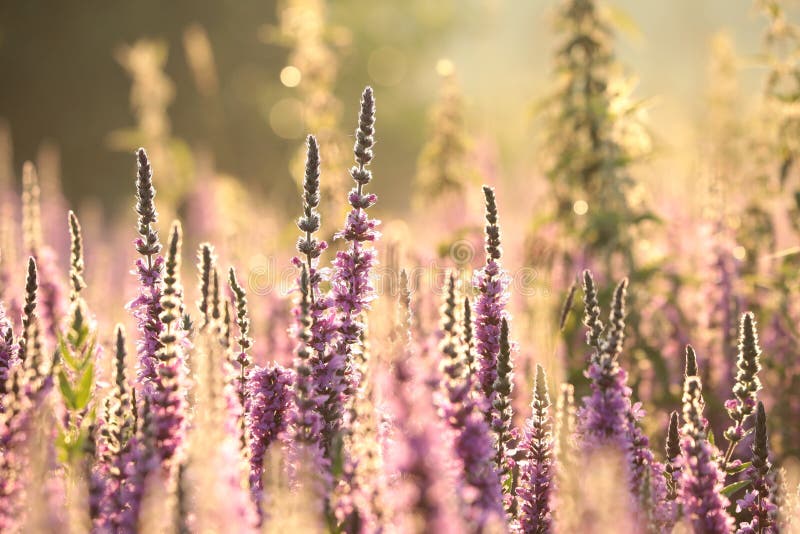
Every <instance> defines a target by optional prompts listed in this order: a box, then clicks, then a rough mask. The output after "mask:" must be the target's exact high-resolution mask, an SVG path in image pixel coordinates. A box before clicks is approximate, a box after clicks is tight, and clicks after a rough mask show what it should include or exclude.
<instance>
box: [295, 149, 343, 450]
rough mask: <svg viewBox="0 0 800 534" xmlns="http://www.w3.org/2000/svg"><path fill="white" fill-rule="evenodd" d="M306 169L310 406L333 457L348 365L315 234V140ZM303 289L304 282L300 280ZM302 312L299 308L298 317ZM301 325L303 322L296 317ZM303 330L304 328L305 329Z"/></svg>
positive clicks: (303, 224)
mask: <svg viewBox="0 0 800 534" xmlns="http://www.w3.org/2000/svg"><path fill="white" fill-rule="evenodd" d="M306 144H307V150H306V168H305V176H304V178H303V215H302V216H301V217H300V218H299V219H298V220H297V227H298V228H299V229H300V230H301V231H302V232H303V235H301V236H300V237H299V238H298V240H297V245H296V248H297V251H298V252H299V253H300V254H301V255H303V256H305V264H303V262H302V260H301V259H300V258H294V260H293V262H294V263H295V265H297V266H302V267H303V269H305V271H306V273H307V276H308V297H309V310H308V311H309V317H308V319H309V321H310V322H309V333H310V335H311V337H310V339H309V340H308V347H307V350H308V351H309V358H310V359H309V360H308V363H309V365H310V370H311V376H312V380H313V383H312V384H309V386H310V387H313V390H314V394H313V395H312V397H311V398H310V402H312V403H313V404H315V405H316V406H317V410H318V411H319V413H321V414H322V420H323V426H322V428H321V430H320V431H321V432H322V435H321V437H320V439H321V441H322V446H323V451H324V454H325V455H326V456H327V455H330V447H331V444H332V443H333V441H334V435H335V433H336V432H337V430H338V428H339V426H340V424H341V419H342V415H343V413H344V407H343V404H342V395H343V394H344V390H345V374H346V370H345V361H344V357H343V356H342V355H340V354H338V351H337V349H336V348H335V346H334V345H335V343H336V341H337V339H338V332H337V329H338V322H337V319H336V310H335V306H334V301H333V298H332V297H330V296H329V295H328V294H324V293H322V292H321V291H320V284H321V283H322V282H324V281H325V280H326V279H327V276H328V270H327V269H320V268H319V257H320V255H321V254H322V252H323V251H324V250H325V249H326V248H327V247H328V245H327V243H326V242H325V241H321V240H317V239H316V237H314V234H315V233H316V232H317V231H319V229H320V225H321V220H322V219H321V216H320V214H319V212H318V211H317V208H318V207H319V203H320V167H321V158H320V154H319V146H318V145H317V140H316V138H315V137H314V136H312V135H309V136H308V138H307V139H306ZM298 286H300V287H302V286H303V282H302V280H298ZM299 311H300V308H299V307H297V308H295V315H296V316H297V313H298V312H299ZM296 318H297V319H298V321H299V322H300V323H302V320H301V319H300V318H299V317H296ZM301 328H302V327H301Z"/></svg>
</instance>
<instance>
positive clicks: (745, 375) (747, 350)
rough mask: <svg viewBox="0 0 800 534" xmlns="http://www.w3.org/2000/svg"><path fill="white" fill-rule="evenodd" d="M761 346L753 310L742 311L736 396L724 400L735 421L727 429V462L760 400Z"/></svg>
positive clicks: (734, 392)
mask: <svg viewBox="0 0 800 534" xmlns="http://www.w3.org/2000/svg"><path fill="white" fill-rule="evenodd" d="M760 358H761V348H760V347H759V346H758V332H757V331H756V320H755V317H754V316H753V314H752V313H750V312H748V313H745V314H744V315H742V319H741V322H740V323H739V354H738V357H737V359H736V367H737V372H736V379H735V382H734V385H733V395H734V398H732V399H730V400H728V401H726V402H725V409H726V410H727V411H728V416H729V417H730V418H731V421H733V424H732V425H731V426H729V427H728V429H727V430H725V439H727V440H728V449H727V450H726V451H725V456H724V465H727V463H728V462H729V461H730V460H731V458H732V457H733V453H734V451H735V449H736V445H738V443H739V442H740V441H741V440H742V439H743V438H744V436H745V432H746V429H745V423H746V422H747V419H748V418H749V417H750V416H751V415H752V414H753V412H754V411H755V409H756V403H757V402H758V391H759V390H760V389H761V380H759V378H758V372H759V371H760V370H761V361H760Z"/></svg>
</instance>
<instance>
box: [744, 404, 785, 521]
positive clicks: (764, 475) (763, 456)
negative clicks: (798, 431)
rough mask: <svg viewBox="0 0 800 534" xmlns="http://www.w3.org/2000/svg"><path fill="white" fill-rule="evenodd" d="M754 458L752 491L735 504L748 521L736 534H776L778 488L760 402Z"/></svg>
mask: <svg viewBox="0 0 800 534" xmlns="http://www.w3.org/2000/svg"><path fill="white" fill-rule="evenodd" d="M752 450H753V455H752V459H751V463H750V467H749V468H747V470H746V476H747V478H748V479H749V480H750V489H748V490H747V492H746V493H745V494H744V497H742V498H741V499H739V500H738V501H736V511H737V513H743V514H745V516H746V517H747V518H748V519H749V521H746V522H743V523H741V524H740V525H739V529H738V530H737V531H736V532H737V534H777V532H778V530H779V529H778V521H777V520H778V506H777V505H776V503H775V496H776V494H777V492H778V489H777V487H776V484H775V477H774V473H773V472H772V464H771V463H770V461H769V447H768V445H767V412H766V410H764V404H763V403H761V402H759V403H758V405H757V408H756V413H755V439H754V440H753V448H752Z"/></svg>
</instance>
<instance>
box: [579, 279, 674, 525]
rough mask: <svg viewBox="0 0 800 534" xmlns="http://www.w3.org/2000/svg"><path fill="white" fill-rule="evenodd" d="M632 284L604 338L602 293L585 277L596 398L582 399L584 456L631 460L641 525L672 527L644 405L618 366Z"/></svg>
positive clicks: (617, 302)
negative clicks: (609, 452) (599, 452)
mask: <svg viewBox="0 0 800 534" xmlns="http://www.w3.org/2000/svg"><path fill="white" fill-rule="evenodd" d="M627 287H628V280H627V279H623V280H622V281H621V282H620V283H619V284H618V285H617V287H616V289H615V290H614V297H613V301H612V304H611V313H610V315H609V324H608V328H607V330H606V331H605V336H603V335H602V334H603V328H602V323H601V322H600V318H599V316H600V309H599V305H598V303H597V291H596V289H595V286H594V281H593V279H592V276H591V273H589V271H585V272H584V309H585V317H584V324H585V325H586V326H587V327H588V329H589V331H588V333H587V336H586V341H587V344H589V345H590V346H592V347H593V352H592V356H591V358H590V360H589V368H588V370H587V371H586V372H585V375H586V377H587V378H589V379H590V381H591V384H590V387H591V390H592V394H591V395H590V396H588V397H584V398H583V407H582V408H581V409H580V411H579V413H578V419H579V421H580V429H579V432H580V435H581V438H582V441H583V447H584V450H585V451H587V452H592V451H594V450H596V449H599V448H602V447H605V446H612V447H617V448H618V449H619V450H621V451H622V452H623V453H624V454H625V456H626V459H627V464H628V465H627V467H628V485H629V488H630V491H631V494H632V495H633V496H634V497H635V498H636V499H637V500H638V505H639V506H638V512H639V514H640V520H641V521H644V522H646V523H647V524H648V528H651V529H656V530H657V529H660V528H662V527H663V528H667V527H671V524H670V523H671V516H672V510H671V506H663V507H662V506H655V505H654V502H657V501H656V499H659V500H660V501H663V500H664V499H663V497H664V496H666V492H667V486H666V482H665V480H664V475H663V469H664V468H663V466H660V465H659V464H658V463H656V462H655V460H654V457H653V452H652V451H651V450H650V447H649V440H648V439H647V436H645V435H644V432H642V429H641V428H640V426H639V424H638V421H639V420H640V419H641V418H642V417H643V416H644V411H643V410H642V408H641V404H640V403H636V404H633V403H632V400H631V394H632V391H631V388H630V387H629V386H628V373H627V372H625V370H624V369H622V367H621V366H620V365H619V356H620V354H621V352H622V344H623V342H624V339H625V332H624V331H625V298H626V294H627Z"/></svg>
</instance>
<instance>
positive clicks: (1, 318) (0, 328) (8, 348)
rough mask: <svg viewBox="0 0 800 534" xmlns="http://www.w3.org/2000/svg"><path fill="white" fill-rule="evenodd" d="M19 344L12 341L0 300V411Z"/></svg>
mask: <svg viewBox="0 0 800 534" xmlns="http://www.w3.org/2000/svg"><path fill="white" fill-rule="evenodd" d="M18 351H19V345H18V344H17V343H15V342H14V332H13V331H12V328H11V320H9V318H8V316H7V315H6V308H5V306H3V303H2V302H0V413H2V412H3V411H4V410H5V408H4V402H5V397H6V395H7V394H8V393H9V391H8V380H9V378H10V377H11V372H12V370H13V369H14V367H16V366H17V365H18V364H19V356H18V355H17V352H18Z"/></svg>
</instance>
